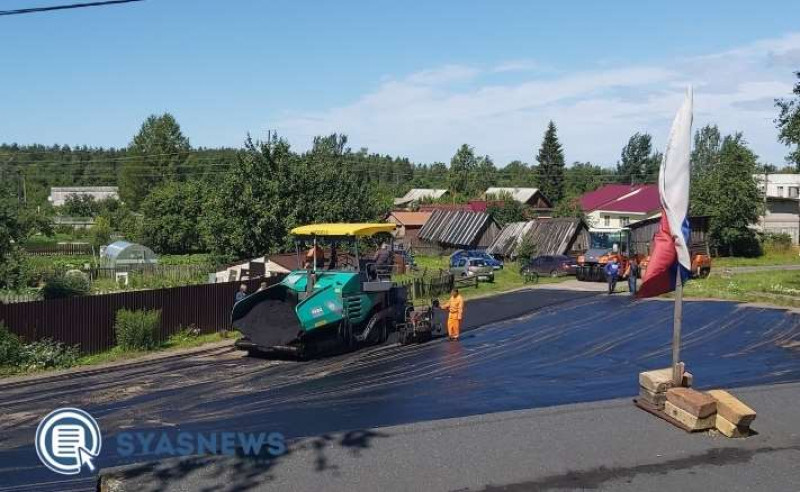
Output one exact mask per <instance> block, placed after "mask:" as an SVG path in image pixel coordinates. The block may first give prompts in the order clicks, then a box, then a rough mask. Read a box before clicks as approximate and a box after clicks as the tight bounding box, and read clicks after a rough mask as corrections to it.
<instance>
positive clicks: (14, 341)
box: [0, 323, 22, 366]
mask: <svg viewBox="0 0 800 492" xmlns="http://www.w3.org/2000/svg"><path fill="white" fill-rule="evenodd" d="M21 360H22V340H20V339H19V337H18V336H17V335H15V334H13V333H11V332H10V331H8V328H6V327H5V325H4V324H3V323H0V366H17V365H19V363H20V362H21Z"/></svg>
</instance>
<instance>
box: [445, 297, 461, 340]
mask: <svg viewBox="0 0 800 492" xmlns="http://www.w3.org/2000/svg"><path fill="white" fill-rule="evenodd" d="M442 309H446V310H447V311H448V315H447V338H449V339H450V340H458V335H459V334H460V333H461V320H462V319H463V318H464V298H463V297H461V294H459V293H458V289H453V290H452V292H450V300H449V301H447V302H446V303H444V305H442Z"/></svg>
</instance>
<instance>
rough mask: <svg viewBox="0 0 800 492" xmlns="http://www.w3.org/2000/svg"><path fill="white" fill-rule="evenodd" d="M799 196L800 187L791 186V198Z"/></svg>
mask: <svg viewBox="0 0 800 492" xmlns="http://www.w3.org/2000/svg"><path fill="white" fill-rule="evenodd" d="M798 196H800V187H797V186H790V187H789V198H798Z"/></svg>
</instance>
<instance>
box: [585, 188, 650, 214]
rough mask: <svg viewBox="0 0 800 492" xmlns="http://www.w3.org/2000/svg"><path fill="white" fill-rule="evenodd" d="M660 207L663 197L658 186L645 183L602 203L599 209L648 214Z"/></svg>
mask: <svg viewBox="0 0 800 492" xmlns="http://www.w3.org/2000/svg"><path fill="white" fill-rule="evenodd" d="M660 208H661V199H660V198H659V194H658V186H656V185H645V186H642V187H640V188H637V189H636V190H633V191H631V192H630V193H628V194H625V195H623V196H621V197H619V198H618V199H616V200H614V201H612V202H610V203H607V204H604V205H601V206H600V207H599V208H598V209H597V210H608V211H610V212H633V213H640V214H647V213H650V212H653V211H655V210H659V209H660Z"/></svg>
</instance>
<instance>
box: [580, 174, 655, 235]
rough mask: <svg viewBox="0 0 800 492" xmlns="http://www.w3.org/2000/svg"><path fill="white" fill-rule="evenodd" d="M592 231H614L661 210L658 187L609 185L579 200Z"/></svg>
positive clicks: (653, 215)
mask: <svg viewBox="0 0 800 492" xmlns="http://www.w3.org/2000/svg"><path fill="white" fill-rule="evenodd" d="M578 200H579V203H580V206H581V209H582V210H583V212H584V213H585V214H586V217H587V221H588V222H589V227H591V230H592V231H616V230H619V229H621V228H623V227H627V226H628V225H630V224H632V223H634V222H638V221H640V220H644V219H649V218H651V217H657V216H658V215H659V214H660V213H661V200H660V199H659V196H658V186H657V185H654V184H644V185H620V184H609V185H605V186H603V187H601V188H598V189H596V190H594V191H590V192H588V193H584V194H583V195H582V196H581V197H580V198H579V199H578Z"/></svg>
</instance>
